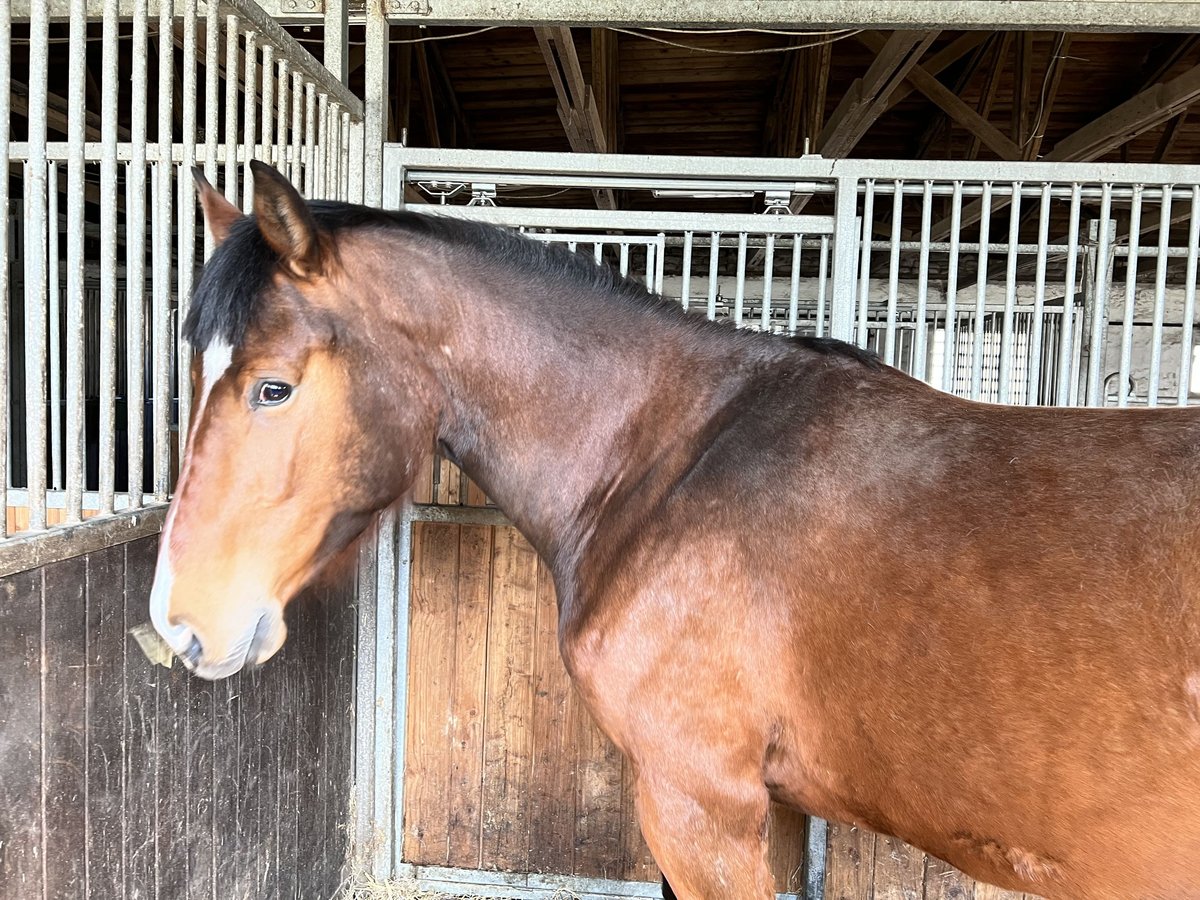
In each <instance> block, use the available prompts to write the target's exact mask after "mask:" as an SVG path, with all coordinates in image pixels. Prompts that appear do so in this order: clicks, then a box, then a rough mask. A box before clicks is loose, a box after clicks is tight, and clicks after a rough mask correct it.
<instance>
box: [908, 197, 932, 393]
mask: <svg viewBox="0 0 1200 900" xmlns="http://www.w3.org/2000/svg"><path fill="white" fill-rule="evenodd" d="M932 222H933V182H932V181H929V180H928V179H926V181H925V183H924V184H923V185H922V191H921V251H920V254H921V255H920V257H919V260H918V262H917V319H916V334H915V336H914V341H913V364H912V375H913V377H914V378H919V379H920V380H921V381H924V380H925V367H926V364H927V357H928V354H929V348H928V346H927V345H928V340H929V327H928V325H926V322H925V316H926V315H927V313H928V309H927V308H928V305H929V229H930V227H931V225H932Z"/></svg>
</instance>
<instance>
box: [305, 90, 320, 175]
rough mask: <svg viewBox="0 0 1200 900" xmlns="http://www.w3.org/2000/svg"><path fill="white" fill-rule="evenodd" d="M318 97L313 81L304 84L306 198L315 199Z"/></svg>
mask: <svg viewBox="0 0 1200 900" xmlns="http://www.w3.org/2000/svg"><path fill="white" fill-rule="evenodd" d="M316 116H317V97H316V93H315V88H314V87H313V83H312V82H311V81H306V82H305V83H304V196H306V197H315V196H317V195H316V193H315V192H314V191H315V180H316V174H317V173H316V154H315V149H316V142H317V127H316V126H317V122H316Z"/></svg>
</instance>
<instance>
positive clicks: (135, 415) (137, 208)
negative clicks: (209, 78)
mask: <svg viewBox="0 0 1200 900" xmlns="http://www.w3.org/2000/svg"><path fill="white" fill-rule="evenodd" d="M212 5H213V7H215V6H216V4H215V3H214V4H212ZM148 17H149V16H148V13H147V10H146V0H134V4H133V44H132V48H131V57H132V59H133V80H132V87H133V95H132V102H131V106H130V111H131V112H130V115H131V118H132V120H133V121H132V122H131V124H130V127H129V133H130V138H129V140H130V145H129V146H130V161H129V167H128V168H127V169H126V170H125V172H126V176H125V193H126V198H125V306H126V315H125V323H126V328H127V330H128V331H127V335H126V343H125V346H126V347H127V348H128V349H127V352H126V359H127V360H128V363H127V369H128V371H127V375H126V380H127V387H126V390H125V395H126V397H127V402H126V409H127V413H128V417H129V422H128V426H127V427H128V433H129V442H128V449H129V505H130V506H131V507H134V506H141V505H142V489H143V483H144V470H145V467H144V465H143V461H144V458H145V448H144V446H143V444H144V436H145V418H146V381H145V374H146V355H145V354H146V327H145V314H146V105H147V102H148V95H147V91H146V67H147V64H148V62H149V60H148V58H147V54H146V25H147V20H148Z"/></svg>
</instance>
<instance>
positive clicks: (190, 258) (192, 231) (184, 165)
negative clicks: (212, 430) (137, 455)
mask: <svg viewBox="0 0 1200 900" xmlns="http://www.w3.org/2000/svg"><path fill="white" fill-rule="evenodd" d="M181 86H182V99H183V110H182V115H181V125H182V131H183V133H182V135H181V137H182V142H183V146H182V147H181V150H182V159H181V160H180V168H179V177H178V179H177V186H178V189H179V201H178V203H179V224H178V230H179V248H178V250H177V252H176V258H177V260H178V264H177V265H178V272H177V278H178V285H179V291H178V300H177V302H176V306H177V308H178V313H177V315H176V322H175V324H176V327H175V334H174V342H175V352H176V354H177V356H178V362H177V363H176V367H175V371H176V372H177V373H178V374H177V377H176V382H177V384H178V390H179V424H178V436H179V437H178V451H177V460H176V464H177V465H178V466H179V467H180V468H182V467H183V451H184V446H185V444H186V442H187V433H188V425H189V423H190V422H191V420H192V379H191V378H190V377H189V374H188V373H190V372H191V358H192V348H191V344H190V343H188V342H187V341H186V340H184V339H183V325H184V323H185V322H186V321H187V313H188V305H189V303H190V302H191V299H192V280H193V273H194V270H195V261H196V191H195V188H194V187H193V184H192V177H191V172H192V166H194V165H195V163H196V0H183V72H182V85H181Z"/></svg>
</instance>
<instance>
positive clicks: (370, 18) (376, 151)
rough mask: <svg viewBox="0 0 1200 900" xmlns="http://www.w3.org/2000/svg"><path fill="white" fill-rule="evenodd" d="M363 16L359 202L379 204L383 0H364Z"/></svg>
mask: <svg viewBox="0 0 1200 900" xmlns="http://www.w3.org/2000/svg"><path fill="white" fill-rule="evenodd" d="M366 15H367V27H366V45H367V46H366V98H365V99H364V101H363V166H362V169H363V203H365V204H366V205H367V206H379V205H380V204H381V203H382V202H383V142H384V141H385V140H386V139H387V125H388V118H387V117H388V103H387V99H388V84H387V79H388V21H387V15H386V13H385V12H384V0H367V11H366ZM401 196H403V192H402V193H401Z"/></svg>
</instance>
